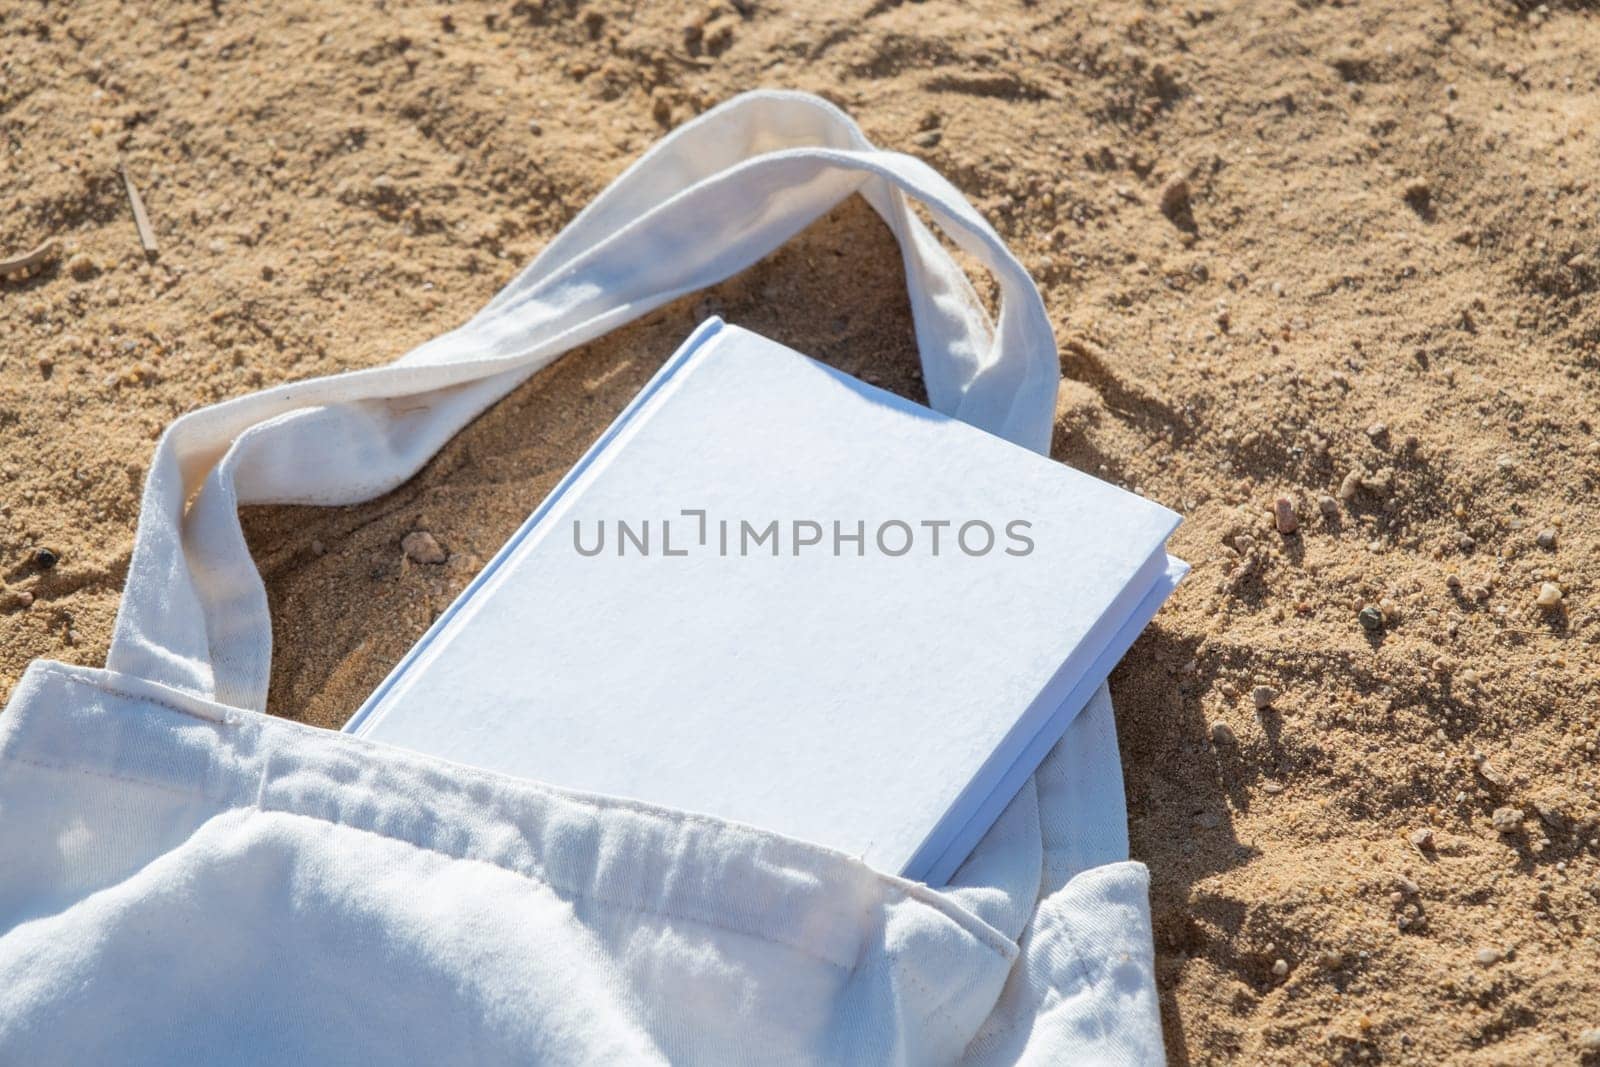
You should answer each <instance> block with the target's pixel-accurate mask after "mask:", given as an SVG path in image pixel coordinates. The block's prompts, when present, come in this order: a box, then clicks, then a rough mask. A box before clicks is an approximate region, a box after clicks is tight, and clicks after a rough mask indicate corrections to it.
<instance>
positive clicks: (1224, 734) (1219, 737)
mask: <svg viewBox="0 0 1600 1067" xmlns="http://www.w3.org/2000/svg"><path fill="white" fill-rule="evenodd" d="M1238 740H1239V739H1238V737H1237V736H1235V735H1234V732H1233V727H1231V726H1229V725H1228V724H1227V723H1225V722H1221V721H1218V722H1214V723H1212V724H1211V743H1212V744H1215V745H1232V744H1235V743H1237V742H1238Z"/></svg>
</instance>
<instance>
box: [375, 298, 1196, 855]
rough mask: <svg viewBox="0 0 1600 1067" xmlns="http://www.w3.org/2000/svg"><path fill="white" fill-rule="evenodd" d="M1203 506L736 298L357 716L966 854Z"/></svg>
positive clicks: (640, 787) (749, 818) (683, 804)
mask: <svg viewBox="0 0 1600 1067" xmlns="http://www.w3.org/2000/svg"><path fill="white" fill-rule="evenodd" d="M1178 521H1179V520H1178V516H1176V515H1175V514H1173V513H1172V512H1170V511H1168V510H1167V509H1166V508H1163V507H1160V506H1159V505H1157V504H1154V503H1151V502H1150V501H1147V500H1144V499H1142V498H1140V497H1138V496H1135V495H1134V494H1132V493H1128V492H1125V491H1124V490H1122V489H1119V488H1117V487H1115V486H1112V485H1109V484H1107V483H1105V482H1102V481H1100V480H1098V479H1095V478H1091V477H1089V476H1088V475H1086V474H1083V473H1081V472H1079V471H1076V470H1073V469H1072V468H1070V467H1066V466H1063V465H1061V464H1059V463H1055V462H1053V461H1052V460H1050V459H1048V458H1046V457H1044V456H1040V455H1037V454H1035V453H1033V452H1030V451H1028V450H1026V449H1024V448H1020V447H1018V446H1017V445H1014V444H1012V443H1010V442H1008V441H1005V440H1002V439H1000V438H998V437H995V436H992V435H990V434H988V433H985V432H983V431H981V430H978V429H976V428H974V427H972V426H969V425H967V424H966V423H963V422H960V421H958V420H956V419H953V418H950V417H947V416H945V415H941V414H938V413H936V412H934V411H931V410H929V409H928V408H926V407H923V406H921V405H919V404H916V403H913V402H911V401H908V400H905V399H902V398H900V397H898V396H895V395H893V394H891V393H887V392H885V391H883V390H881V389H877V388H874V387H873V386H870V385H867V384H865V383H863V382H860V381H857V380H856V379H854V378H852V377H850V376H849V375H846V374H844V373H842V372H839V371H836V370H833V369H830V368H829V367H826V366H824V365H822V364H820V363H817V362H815V361H813V360H811V359H808V358H806V357H805V356H802V355H800V354H799V353H797V352H793V351H791V350H789V349H787V348H784V347H783V346H781V345H778V344H776V343H774V342H772V341H768V340H766V339H765V338H762V337H760V336H759V335H756V334H753V333H750V332H748V331H745V330H741V329H739V328H737V327H732V326H728V325H725V324H723V323H721V322H719V321H717V320H715V319H713V320H710V321H708V322H707V323H705V324H703V325H702V326H701V328H700V329H699V330H697V331H696V332H695V334H694V336H692V337H691V338H690V339H689V341H688V342H686V343H685V345H684V347H683V348H682V349H681V350H680V351H679V352H678V353H677V354H676V355H674V356H673V357H672V358H671V359H670V360H669V361H668V362H667V363H666V364H665V365H664V366H663V367H662V369H661V370H660V371H659V372H658V373H657V374H656V376H655V377H654V378H653V379H652V381H651V382H650V384H649V385H648V386H647V387H646V388H645V389H644V390H643V391H642V392H641V393H640V395H639V396H638V397H637V398H636V399H635V400H634V402H633V403H632V404H631V405H630V406H629V407H628V409H627V410H626V411H625V412H623V414H622V415H621V416H620V417H619V418H618V419H617V421H616V422H615V423H613V424H612V426H611V427H610V428H609V429H608V430H607V431H606V433H605V434H604V435H603V436H602V437H601V438H600V440H599V441H598V442H597V443H596V444H595V445H594V447H593V448H591V449H590V450H589V452H588V454H587V455H585V456H584V458H583V459H582V460H581V461H580V462H579V463H578V465H577V466H576V467H575V468H574V469H573V470H572V471H571V472H570V473H569V474H568V475H567V477H566V478H565V479H564V480H563V481H562V482H561V484H560V485H558V486H557V487H556V488H555V490H554V491H553V492H552V493H551V495H550V497H549V498H548V499H547V500H545V501H544V503H542V504H541V505H540V506H539V508H538V510H536V511H535V512H534V513H533V515H532V516H531V517H530V518H529V519H528V521H527V523H525V524H524V525H523V527H522V529H521V530H519V531H518V532H517V534H516V535H515V536H514V537H513V538H512V539H511V540H510V541H509V542H508V543H507V544H506V546H505V547H504V548H503V549H502V550H501V551H500V553H499V554H498V555H497V556H496V557H495V558H494V559H493V560H492V561H491V562H490V563H489V565H488V566H487V567H486V568H485V569H484V570H483V572H482V573H481V574H480V575H479V576H478V577H477V578H476V579H475V580H474V581H473V582H472V584H471V585H470V586H468V588H467V589H466V591H465V592H464V593H462V595H461V596H460V598H459V599H457V600H456V602H455V603H454V604H453V605H452V606H451V607H450V608H449V609H448V610H447V611H445V613H444V614H443V615H441V616H440V617H439V619H438V621H437V622H436V623H435V624H434V626H433V627H432V628H431V629H430V630H429V631H428V633H427V634H426V635H425V636H424V637H423V639H422V640H421V641H420V642H419V643H418V644H417V646H416V647H415V648H414V649H413V650H412V651H411V652H410V653H409V654H408V655H407V657H406V658H405V659H404V660H403V661H401V663H400V664H399V666H397V667H396V668H395V670H394V672H393V673H392V674H391V675H390V676H389V678H388V679H387V680H386V681H385V682H384V683H383V684H382V685H381V686H380V687H379V688H378V690H377V691H376V692H375V693H374V694H373V695H372V697H371V698H370V699H369V700H368V701H367V703H366V704H365V705H364V706H363V707H362V708H361V710H360V711H358V712H357V714H356V716H355V717H354V718H353V719H352V720H351V721H350V724H349V725H348V726H347V727H346V729H347V730H351V731H353V732H355V733H358V734H361V735H363V736H366V737H369V738H374V739H376V740H380V741H384V742H387V743H390V744H394V745H399V746H403V747H405V748H410V749H415V750H419V751H423V752H427V753H431V754H434V755H437V756H441V757H445V758H447V759H451V760H455V761H458V762H461V763H466V764H472V765H475V766H478V767H483V768H487V769H491V770H495V771H502V772H506V773H509V774H514V775H519V776H522V777H526V778H531V779H536V780H538V781H541V782H545V783H549V784H551V785H555V786H560V787H564V788H568V789H573V790H578V791H582V792H588V793H597V794H605V795H610V796H616V797H625V798H628V799H631V800H634V801H640V802H645V803H649V804H655V805H663V806H667V807H673V808H679V809H685V810H688V811H693V812H699V813H703V814H708V815H714V816H718V817H721V818H726V819H732V820H736V821H739V822H743V823H748V824H750V825H752V826H757V827H761V828H764V829H768V830H773V831H777V832H779V833H783V834H786V835H789V836H792V837H796V838H800V839H803V840H806V841H810V842H813V843H815V844H819V845H824V846H828V847H831V848H834V849H837V850H839V851H842V852H846V853H850V854H853V855H856V856H859V857H862V858H864V859H865V860H866V861H867V862H868V863H870V864H872V865H873V866H875V867H877V868H879V869H882V870H887V871H891V872H898V873H901V874H904V875H906V876H907V877H910V878H914V879H919V880H923V881H927V882H929V883H931V884H935V885H938V884H943V883H944V882H945V881H947V880H948V879H949V878H950V876H951V875H952V874H954V872H955V870H956V868H957V867H958V866H959V865H960V863H961V861H962V860H963V859H965V857H966V856H967V854H968V852H970V850H971V849H972V847H973V845H975V844H976V843H977V841H978V839H979V838H980V837H981V836H982V835H983V833H984V831H985V830H987V829H988V827H989V826H990V825H991V824H992V823H993V821H994V820H995V819H996V818H997V817H998V816H999V814H1000V812H1001V810H1002V809H1003V808H1004V807H1005V805H1006V803H1008V802H1009V801H1010V799H1011V798H1012V797H1013V796H1014V795H1015V794H1016V791H1017V789H1018V788H1019V787H1020V786H1021V784H1022V782H1023V781H1024V780H1025V779H1026V778H1027V776H1028V775H1029V774H1031V773H1032V772H1033V770H1034V768H1035V767H1037V766H1038V764H1039V762H1040V761H1041V760H1042V759H1043V758H1044V756H1045V754H1046V753H1047V752H1048V751H1049V750H1050V748H1051V746H1052V745H1054V744H1055V742H1056V741H1057V740H1059V739H1060V737H1061V735H1062V733H1063V732H1064V731H1065V729H1066V727H1067V725H1068V724H1069V723H1070V722H1071V721H1072V718H1073V716H1074V715H1076V714H1077V713H1078V711H1079V710H1080V709H1081V708H1083V706H1084V705H1085V704H1086V703H1087V702H1088V699H1089V697H1090V695H1091V694H1092V693H1093V692H1094V690H1095V688H1096V687H1098V686H1099V684H1100V683H1101V682H1102V681H1104V680H1105V678H1106V676H1107V674H1109V673H1110V671H1111V669H1112V667H1113V666H1115V664H1116V662H1117V660H1118V659H1120V658H1121V656H1122V654H1123V653H1124V652H1125V651H1126V650H1127V648H1128V646H1129V645H1130V644H1131V643H1132V642H1133V640H1134V638H1136V637H1137V636H1138V634H1139V632H1140V631H1141V630H1142V629H1143V628H1144V626H1145V625H1146V624H1147V623H1148V622H1149V621H1150V618H1151V617H1152V616H1153V615H1154V614H1155V612H1156V609H1157V608H1158V607H1159V606H1160V605H1161V603H1162V601H1163V600H1165V599H1166V597H1167V595H1168V594H1169V593H1170V592H1171V591H1172V589H1173V587H1174V586H1175V585H1176V583H1177V581H1178V580H1179V578H1181V577H1182V575H1183V573H1184V572H1185V571H1186V570H1187V567H1186V565H1184V564H1183V563H1181V562H1180V561H1178V560H1175V559H1173V558H1172V557H1170V556H1168V555H1167V553H1166V540H1167V537H1168V535H1169V534H1171V532H1172V531H1173V529H1174V528H1175V527H1176V526H1177V524H1178Z"/></svg>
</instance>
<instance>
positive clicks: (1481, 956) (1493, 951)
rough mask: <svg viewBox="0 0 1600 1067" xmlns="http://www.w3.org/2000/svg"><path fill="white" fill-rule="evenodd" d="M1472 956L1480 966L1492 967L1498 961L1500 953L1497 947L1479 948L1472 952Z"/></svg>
mask: <svg viewBox="0 0 1600 1067" xmlns="http://www.w3.org/2000/svg"><path fill="white" fill-rule="evenodd" d="M1472 958H1473V959H1475V960H1477V961H1478V963H1479V965H1481V966H1484V967H1493V966H1494V965H1495V964H1497V963H1499V962H1500V959H1501V953H1500V950H1499V949H1497V948H1480V949H1479V950H1478V951H1476V952H1474V953H1473V954H1472Z"/></svg>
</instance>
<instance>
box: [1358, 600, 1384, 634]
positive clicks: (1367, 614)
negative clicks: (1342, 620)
mask: <svg viewBox="0 0 1600 1067" xmlns="http://www.w3.org/2000/svg"><path fill="white" fill-rule="evenodd" d="M1356 618H1357V619H1358V620H1360V622H1361V625H1362V627H1363V628H1364V629H1366V630H1367V632H1369V633H1377V632H1378V631H1379V630H1381V629H1383V612H1381V611H1379V610H1378V606H1377V605H1376V604H1368V605H1367V606H1366V607H1364V608H1362V609H1361V610H1360V611H1359V612H1357V613H1356Z"/></svg>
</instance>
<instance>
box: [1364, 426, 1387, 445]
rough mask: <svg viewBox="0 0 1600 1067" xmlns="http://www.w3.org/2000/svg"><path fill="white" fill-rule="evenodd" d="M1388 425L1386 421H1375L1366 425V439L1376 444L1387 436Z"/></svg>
mask: <svg viewBox="0 0 1600 1067" xmlns="http://www.w3.org/2000/svg"><path fill="white" fill-rule="evenodd" d="M1388 433H1389V427H1388V425H1387V424H1386V423H1382V422H1375V423H1373V424H1372V425H1371V426H1368V427H1367V440H1369V441H1371V442H1373V443H1374V444H1376V443H1377V442H1379V441H1381V440H1383V439H1384V438H1385V437H1386V436H1388Z"/></svg>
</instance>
